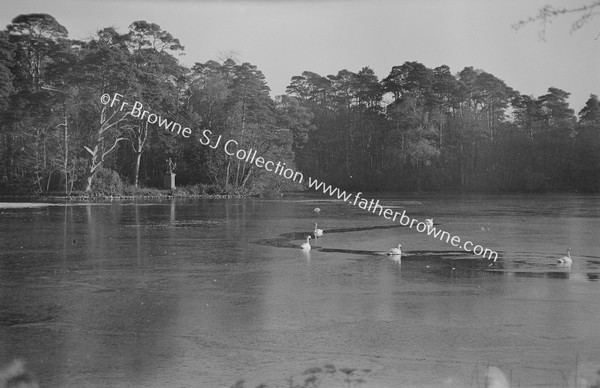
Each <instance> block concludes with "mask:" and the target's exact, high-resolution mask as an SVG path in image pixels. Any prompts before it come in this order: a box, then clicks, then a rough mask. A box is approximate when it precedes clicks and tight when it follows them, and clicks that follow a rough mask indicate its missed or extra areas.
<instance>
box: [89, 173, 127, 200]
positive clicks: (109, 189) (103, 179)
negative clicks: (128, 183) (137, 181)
mask: <svg viewBox="0 0 600 388" xmlns="http://www.w3.org/2000/svg"><path fill="white" fill-rule="evenodd" d="M124 188H125V185H124V184H123V181H122V180H121V177H120V176H119V173H117V172H116V171H113V170H111V169H109V168H104V167H100V168H99V169H98V171H97V172H96V176H95V177H94V181H93V182H92V191H94V192H96V193H100V194H106V195H120V194H122V193H123V189H124Z"/></svg>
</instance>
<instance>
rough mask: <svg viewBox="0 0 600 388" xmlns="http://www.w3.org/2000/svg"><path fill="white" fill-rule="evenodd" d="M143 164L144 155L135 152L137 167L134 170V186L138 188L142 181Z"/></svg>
mask: <svg viewBox="0 0 600 388" xmlns="http://www.w3.org/2000/svg"><path fill="white" fill-rule="evenodd" d="M141 163H142V153H141V152H135V166H134V168H133V174H134V177H133V185H134V186H135V187H136V188H137V187H138V184H139V179H140V164H141Z"/></svg>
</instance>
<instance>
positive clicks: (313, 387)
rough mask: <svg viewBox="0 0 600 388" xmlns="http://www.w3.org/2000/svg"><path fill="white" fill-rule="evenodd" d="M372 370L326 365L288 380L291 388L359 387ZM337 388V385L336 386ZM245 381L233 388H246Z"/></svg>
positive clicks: (263, 386)
mask: <svg viewBox="0 0 600 388" xmlns="http://www.w3.org/2000/svg"><path fill="white" fill-rule="evenodd" d="M370 373H371V370H370V369H356V368H336V367H335V366H334V365H331V364H326V365H324V366H323V367H314V368H309V369H307V370H305V371H304V372H302V373H301V374H298V375H294V376H290V377H289V378H288V379H287V384H288V387H289V388H317V387H321V386H323V387H326V386H328V385H326V384H332V383H333V382H337V383H343V384H344V386H346V387H348V388H350V387H359V386H360V385H362V384H364V383H365V382H366V377H367V376H368V375H370ZM336 386H337V385H336ZM244 387H245V385H244V380H239V381H237V382H236V383H235V384H234V385H232V386H231V388H244ZM267 387H268V385H267V384H259V385H257V386H256V388H267Z"/></svg>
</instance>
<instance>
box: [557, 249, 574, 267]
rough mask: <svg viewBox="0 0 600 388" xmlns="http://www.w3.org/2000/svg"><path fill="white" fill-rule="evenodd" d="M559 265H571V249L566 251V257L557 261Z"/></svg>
mask: <svg viewBox="0 0 600 388" xmlns="http://www.w3.org/2000/svg"><path fill="white" fill-rule="evenodd" d="M557 261H558V263H559V264H564V265H571V264H573V259H571V248H569V249H567V255H566V256H563V257H561V258H559V259H557Z"/></svg>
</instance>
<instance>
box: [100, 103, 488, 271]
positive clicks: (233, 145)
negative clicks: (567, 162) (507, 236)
mask: <svg viewBox="0 0 600 388" xmlns="http://www.w3.org/2000/svg"><path fill="white" fill-rule="evenodd" d="M121 98H123V95H122V94H119V93H115V94H114V95H113V97H112V98H111V97H110V95H109V94H103V95H102V97H101V98H100V102H101V103H102V104H104V105H108V104H109V103H110V106H111V107H113V108H114V106H115V104H118V103H121V107H120V108H119V110H120V111H123V109H125V107H126V106H130V107H131V111H130V112H127V114H129V115H131V116H133V117H135V118H138V119H140V120H144V119H146V120H147V121H148V123H149V124H156V123H158V127H159V128H160V127H163V128H164V129H165V130H166V131H169V132H171V133H176V134H178V135H179V134H180V135H182V136H183V137H185V138H189V137H190V135H191V133H192V130H191V129H190V128H189V127H182V125H181V124H179V123H176V122H174V121H172V120H171V121H169V120H168V119H166V118H162V117H160V116H157V115H156V114H154V113H151V112H149V111H147V110H142V109H143V107H144V106H143V104H142V103H141V102H138V101H136V102H135V103H134V104H133V105H130V104H129V103H127V102H125V101H122V100H121ZM222 140H223V138H222V135H219V137H218V138H217V139H216V140H215V139H213V133H212V131H210V130H208V129H205V130H203V131H202V136H201V137H200V143H201V144H202V145H205V146H209V147H210V148H212V149H217V148H218V147H219V145H220V144H221V141H222ZM222 144H223V151H224V152H225V153H226V154H227V155H229V156H235V157H236V158H237V159H239V160H243V161H244V162H245V163H250V164H254V165H255V166H256V167H258V168H264V169H265V170H267V171H269V172H273V173H275V174H277V175H280V176H283V177H284V178H286V179H291V180H292V181H294V182H297V183H300V184H302V183H304V182H305V180H304V175H303V174H302V173H301V172H299V171H294V170H292V169H291V168H289V167H288V168H286V166H285V163H280V162H273V161H271V160H266V159H264V158H263V157H261V156H257V154H258V152H257V151H256V150H253V149H252V148H250V149H249V150H245V149H243V148H239V143H238V142H237V141H236V140H227V141H223V143H222ZM308 187H310V188H311V189H314V190H316V191H319V190H322V191H323V193H324V194H328V195H329V196H330V197H337V199H339V200H343V201H344V202H346V203H349V204H350V205H352V206H358V207H359V208H361V209H363V210H366V211H368V212H371V213H373V214H379V215H380V216H383V217H384V218H385V219H387V220H392V221H393V222H396V221H397V222H398V223H399V224H400V225H402V226H408V227H409V228H411V229H412V228H415V229H416V230H417V232H419V233H425V232H426V233H427V235H429V236H433V237H434V238H436V239H439V240H440V241H445V242H446V243H448V244H452V246H455V247H459V248H461V249H464V250H465V251H467V252H471V253H474V254H475V255H477V256H481V257H484V258H487V259H488V260H490V259H493V260H494V262H495V261H496V260H497V259H498V253H497V252H496V251H492V250H491V249H488V248H484V247H482V246H481V245H474V244H473V243H472V242H471V241H465V242H464V243H461V239H460V237H458V236H452V235H450V233H448V232H446V231H445V230H441V229H437V228H435V227H434V226H432V225H427V224H426V223H425V222H420V221H419V220H417V219H415V218H411V217H409V216H408V215H406V210H403V211H402V213H399V212H395V211H393V210H392V209H389V208H385V207H384V206H382V205H380V204H379V200H373V199H371V200H370V201H369V200H367V199H365V198H361V195H362V192H358V193H356V194H352V193H346V191H341V190H340V189H338V188H337V187H335V188H334V187H332V186H331V185H327V184H326V183H325V182H319V181H318V180H317V179H313V178H311V177H308ZM352 198H354V200H352Z"/></svg>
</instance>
